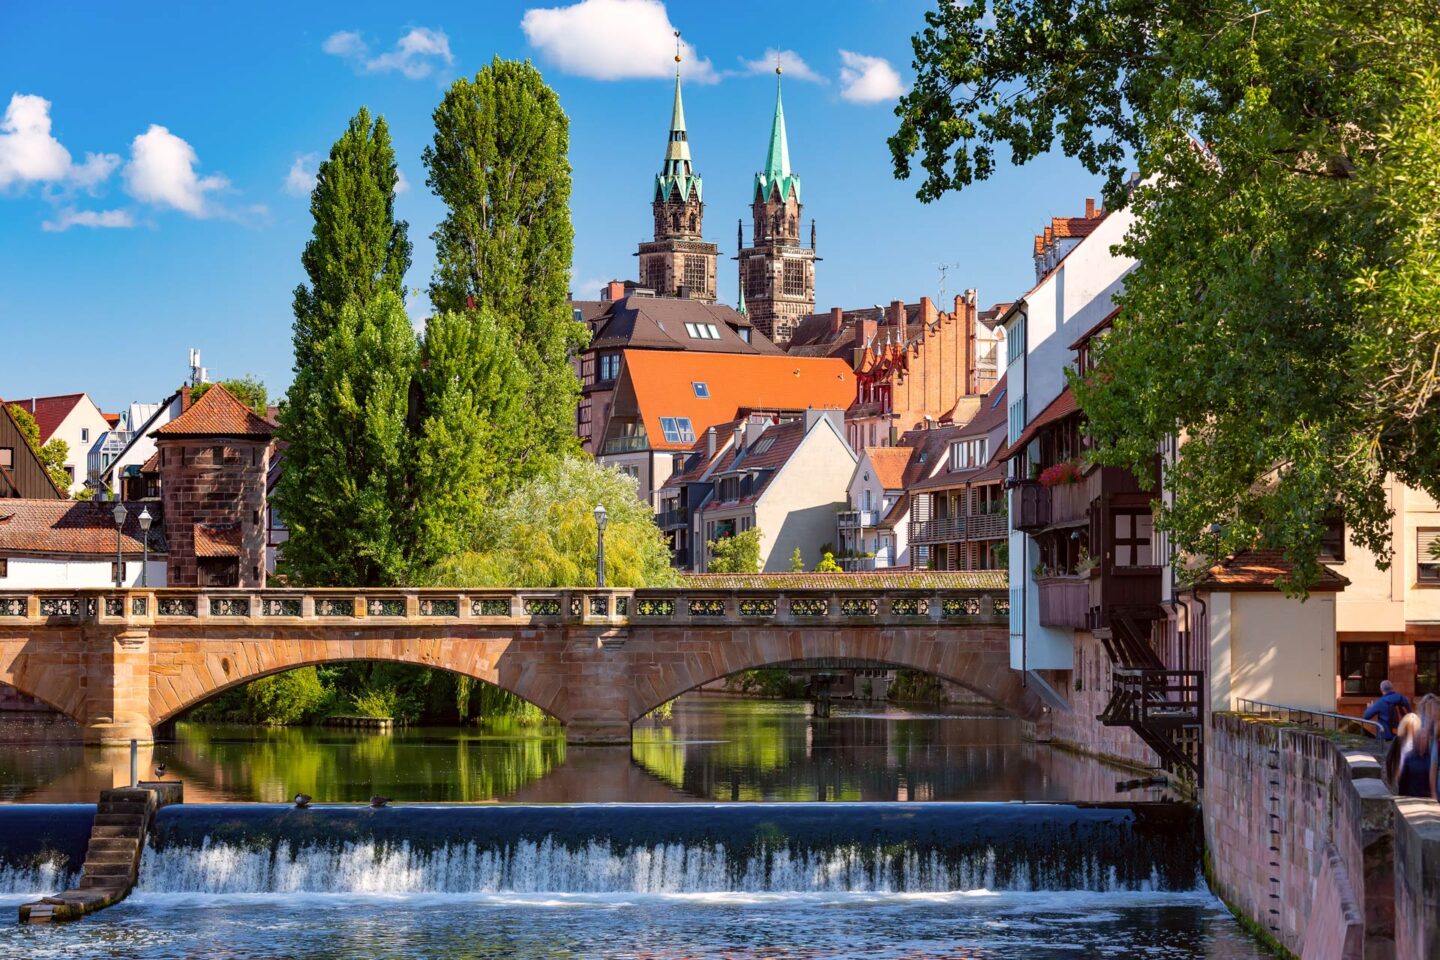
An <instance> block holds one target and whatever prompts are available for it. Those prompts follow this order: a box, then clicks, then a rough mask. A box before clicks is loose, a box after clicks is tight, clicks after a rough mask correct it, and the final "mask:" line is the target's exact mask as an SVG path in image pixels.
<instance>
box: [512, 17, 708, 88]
mask: <svg viewBox="0 0 1440 960" xmlns="http://www.w3.org/2000/svg"><path fill="white" fill-rule="evenodd" d="M520 29H521V30H523V31H525V37H526V39H528V40H529V41H530V43H531V45H532V46H534V47H535V48H536V49H538V50H539V51H540V53H541V55H542V56H543V57H544V58H545V60H546V61H548V62H549V63H553V64H554V65H555V66H557V67H559V68H560V69H561V70H562V71H564V72H565V73H570V74H574V75H575V76H579V77H589V78H590V79H592V80H629V79H634V78H644V77H669V76H672V75H674V72H675V27H674V26H672V25H671V23H670V16H669V14H667V13H666V12H665V4H664V3H662V2H661V0H580V2H579V3H573V4H571V5H570V6H568V7H540V8H536V9H533V10H526V11H525V16H524V17H523V18H521V20H520ZM680 53H681V56H682V57H683V58H684V74H685V79H687V80H693V81H696V82H698V83H714V82H715V81H717V80H719V79H720V77H719V75H718V74H717V73H716V72H715V68H714V67H713V66H712V65H711V63H710V61H709V60H706V59H702V58H700V57H698V56H697V55H696V53H695V48H694V47H692V46H690V44H688V43H684V42H682V43H681V45H680Z"/></svg>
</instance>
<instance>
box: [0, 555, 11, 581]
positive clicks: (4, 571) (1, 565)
mask: <svg viewBox="0 0 1440 960" xmlns="http://www.w3.org/2000/svg"><path fill="white" fill-rule="evenodd" d="M8 576H10V561H9V560H7V559H5V558H4V557H0V580H3V579H5V578H6V577H8Z"/></svg>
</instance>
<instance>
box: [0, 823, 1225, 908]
mask: <svg viewBox="0 0 1440 960" xmlns="http://www.w3.org/2000/svg"><path fill="white" fill-rule="evenodd" d="M8 813H9V811H3V812H0V831H3V833H0V838H3V839H4V857H5V861H6V867H7V872H5V873H3V874H0V876H3V877H5V878H7V879H6V882H8V883H12V884H13V883H17V882H18V883H28V882H37V881H43V880H45V879H47V878H52V879H53V878H54V877H56V876H58V874H59V872H60V871H63V870H64V869H65V866H66V865H65V863H64V862H63V861H61V860H59V859H58V858H59V856H60V855H61V854H62V853H64V852H66V851H67V850H68V852H69V853H70V855H71V857H72V858H73V856H74V843H75V837H69V838H68V839H67V838H66V836H65V835H64V834H65V833H66V832H67V830H68V831H69V832H70V833H75V834H77V835H78V833H79V831H80V830H81V829H83V825H82V823H81V819H82V818H80V817H77V816H74V815H67V816H66V817H64V818H59V819H58V820H57V824H58V823H62V822H63V823H64V824H66V827H65V828H64V829H60V828H58V827H57V828H52V829H51V834H50V840H49V848H50V849H51V851H52V852H53V853H54V855H55V856H56V857H57V859H56V860H55V861H54V862H52V865H51V866H49V867H48V868H46V869H49V870H50V871H51V873H50V874H44V873H42V872H37V870H38V869H39V868H38V866H37V865H36V864H35V855H36V853H37V851H38V850H39V849H40V848H37V847H36V846H35V845H34V844H31V845H30V846H29V847H22V846H14V845H12V843H11V839H12V838H13V837H14V834H15V833H16V832H17V831H16V830H12V829H11V827H10V825H9V818H8V817H7V816H6V814H8ZM29 822H33V821H29ZM17 826H18V829H20V830H23V829H24V826H23V825H18V824H17ZM1200 835H1201V829H1200V820H1199V813H1198V811H1197V810H1196V809H1195V808H1193V807H1189V806H1184V805H1178V804H1164V803H1156V804H1124V805H1106V804H1097V805H1080V804H1023V803H993V804H992V803H911V804H903V805H896V804H870V803H855V804H850V803H835V804H765V805H748V804H734V805H730V804H718V805H712V804H677V805H654V804H649V805H610V804H606V805H566V806H445V805H417V806H401V807H390V808H385V809H380V810H376V809H372V808H370V807H362V806H351V805H324V806H318V807H313V808H311V809H308V810H297V809H295V808H293V807H289V806H277V805H265V804H235V805H228V804H215V805H199V806H172V807H167V808H164V809H162V810H160V811H159V812H158V813H157V814H156V816H155V819H154V824H153V827H152V829H151V831H150V835H149V838H148V841H147V846H146V849H145V852H144V856H143V860H142V863H141V867H140V875H139V879H138V881H137V885H136V890H137V892H138V893H139V894H142V895H166V894H244V893H366V894H382V893H397V894H398V893H443V894H480V893H497V892H498V893H510V892H513V893H585V894H604V893H626V894H688V893H712V892H727V891H745V892H772V893H813V892H825V893H830V892H884V893H888V892H925V893H940V892H952V891H972V890H990V891H997V890H1007V891H1036V890H1045V891H1069V890H1081V891H1100V892H1121V891H1193V890H1196V889H1198V888H1199V887H1200V883H1201V881H1200ZM67 844H68V847H67ZM27 858H28V862H29V863H30V864H31V866H30V868H29V872H27V870H26V869H25V868H24V866H23V864H24V862H26V861H27ZM73 862H74V861H73V859H72V860H71V861H70V863H71V864H73Z"/></svg>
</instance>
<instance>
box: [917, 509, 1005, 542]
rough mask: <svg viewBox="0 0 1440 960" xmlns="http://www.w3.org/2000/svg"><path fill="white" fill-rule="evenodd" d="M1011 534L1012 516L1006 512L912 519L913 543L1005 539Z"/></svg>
mask: <svg viewBox="0 0 1440 960" xmlns="http://www.w3.org/2000/svg"><path fill="white" fill-rule="evenodd" d="M1009 535H1010V518H1009V517H1008V516H1006V515H1005V514H1004V513H977V514H971V515H969V516H961V517H942V518H940V519H938V520H912V521H910V542H911V543H953V542H956V541H964V540H1003V539H1004V538H1005V537H1007V536H1009Z"/></svg>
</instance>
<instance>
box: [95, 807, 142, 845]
mask: <svg viewBox="0 0 1440 960" xmlns="http://www.w3.org/2000/svg"><path fill="white" fill-rule="evenodd" d="M109 816H114V814H109ZM90 836H91V837H92V838H94V837H101V838H106V839H112V840H122V839H123V840H129V841H131V842H132V843H136V842H139V840H140V826H139V825H138V824H128V823H125V824H114V823H112V824H103V823H97V824H96V825H95V826H93V827H91V828H90Z"/></svg>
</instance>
